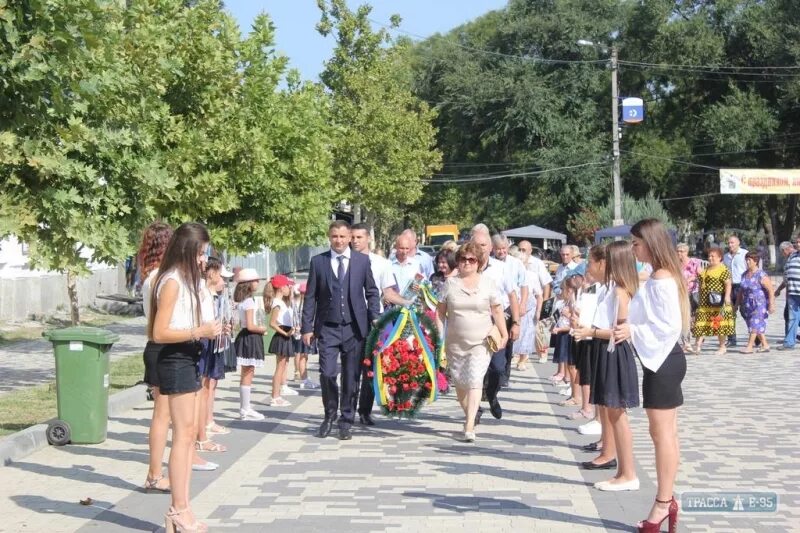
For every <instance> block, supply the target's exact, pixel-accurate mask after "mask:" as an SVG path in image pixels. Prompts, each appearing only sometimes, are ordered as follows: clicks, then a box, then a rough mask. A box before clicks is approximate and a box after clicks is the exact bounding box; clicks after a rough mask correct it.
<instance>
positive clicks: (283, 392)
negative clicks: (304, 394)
mask: <svg viewBox="0 0 800 533" xmlns="http://www.w3.org/2000/svg"><path fill="white" fill-rule="evenodd" d="M298 394H300V393H299V392H297V391H296V390H294V389H291V388H289V385H284V386H283V387H281V396H297V395H298Z"/></svg>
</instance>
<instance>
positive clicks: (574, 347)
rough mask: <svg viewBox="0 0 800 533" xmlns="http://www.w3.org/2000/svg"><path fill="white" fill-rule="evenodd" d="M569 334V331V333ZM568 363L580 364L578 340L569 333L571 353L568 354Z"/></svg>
mask: <svg viewBox="0 0 800 533" xmlns="http://www.w3.org/2000/svg"><path fill="white" fill-rule="evenodd" d="M567 335H569V333H567ZM567 364H568V365H569V366H578V341H576V340H575V337H573V336H572V335H569V353H568V355H567Z"/></svg>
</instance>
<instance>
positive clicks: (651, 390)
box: [642, 344, 686, 409]
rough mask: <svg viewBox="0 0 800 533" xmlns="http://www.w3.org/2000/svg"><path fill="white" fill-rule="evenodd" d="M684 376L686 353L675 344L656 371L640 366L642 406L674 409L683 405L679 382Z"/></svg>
mask: <svg viewBox="0 0 800 533" xmlns="http://www.w3.org/2000/svg"><path fill="white" fill-rule="evenodd" d="M685 376H686V355H685V354H684V353H683V348H681V346H680V344H676V345H675V347H674V348H673V349H672V351H671V352H670V353H669V355H668V356H667V358H666V359H665V360H664V362H663V363H662V364H661V367H660V368H659V369H658V372H653V371H652V370H650V369H648V368H646V367H642V398H643V400H644V401H643V402H642V407H644V408H645V409H674V408H675V407H680V406H681V405H683V390H682V389H681V383H682V382H683V378H684V377H685Z"/></svg>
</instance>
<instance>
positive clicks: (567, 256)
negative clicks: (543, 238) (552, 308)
mask: <svg viewBox="0 0 800 533" xmlns="http://www.w3.org/2000/svg"><path fill="white" fill-rule="evenodd" d="M573 254H574V252H573V250H572V245H571V244H565V245H564V246H562V247H561V264H560V265H559V266H558V270H556V275H555V277H554V278H553V294H555V295H556V296H558V295H559V294H561V282H563V281H564V280H565V279H567V275H568V274H569V273H570V272H571V271H573V270H575V269H576V268H578V263H576V262H575V261H573V260H572V256H573Z"/></svg>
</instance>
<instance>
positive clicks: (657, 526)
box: [636, 496, 678, 533]
mask: <svg viewBox="0 0 800 533" xmlns="http://www.w3.org/2000/svg"><path fill="white" fill-rule="evenodd" d="M656 502H658V503H668V504H669V507H668V510H669V512H668V513H667V515H666V516H665V517H664V518H662V519H661V521H660V522H650V521H648V520H642V521H641V522H639V523H638V524H636V527H637V528H638V530H639V533H660V531H661V524H663V523H664V520H666V519H667V518H669V529H668V531H669V533H676V532H677V530H678V502H676V501H675V496H673V497H672V499H671V500H667V501H663V500H659V499H658V498H656Z"/></svg>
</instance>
